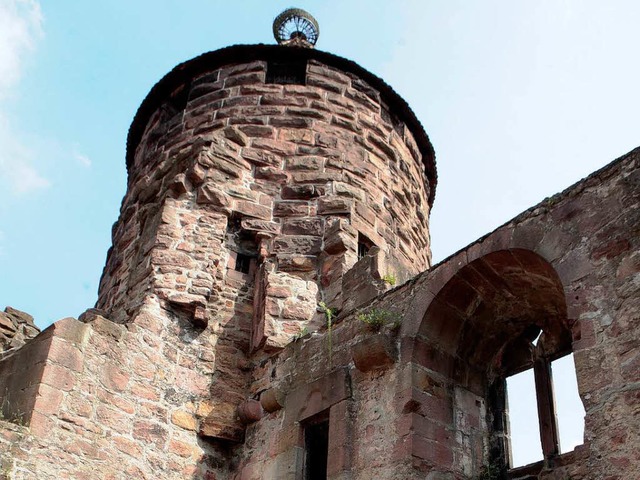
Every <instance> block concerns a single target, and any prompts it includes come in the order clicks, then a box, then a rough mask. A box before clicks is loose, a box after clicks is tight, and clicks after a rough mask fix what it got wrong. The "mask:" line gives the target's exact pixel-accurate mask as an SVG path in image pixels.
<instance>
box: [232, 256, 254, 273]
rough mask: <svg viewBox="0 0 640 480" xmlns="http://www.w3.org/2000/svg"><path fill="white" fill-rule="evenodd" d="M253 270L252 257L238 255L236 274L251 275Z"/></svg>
mask: <svg viewBox="0 0 640 480" xmlns="http://www.w3.org/2000/svg"><path fill="white" fill-rule="evenodd" d="M250 268H251V257H250V256H249V255H245V254H243V253H238V254H237V255H236V272H242V273H249V270H250Z"/></svg>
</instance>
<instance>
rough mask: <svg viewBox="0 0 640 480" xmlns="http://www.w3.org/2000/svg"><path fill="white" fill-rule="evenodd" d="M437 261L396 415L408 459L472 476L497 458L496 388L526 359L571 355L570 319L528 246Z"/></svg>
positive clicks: (560, 291)
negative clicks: (408, 384)
mask: <svg viewBox="0 0 640 480" xmlns="http://www.w3.org/2000/svg"><path fill="white" fill-rule="evenodd" d="M463 253H464V252H463ZM467 258H468V257H467V256H466V255H465V256H464V260H467ZM449 265H453V266H454V267H453V268H451V267H449ZM443 266H446V267H448V268H446V269H445V270H449V271H443V272H442V273H439V275H437V276H440V279H441V280H442V279H443V278H446V280H445V281H443V282H442V283H440V282H438V284H439V285H441V287H440V288H438V289H437V291H433V290H434V289H433V283H431V285H432V290H431V293H432V294H433V295H432V298H431V300H430V301H429V302H428V305H427V306H426V311H425V313H424V316H423V318H422V321H421V322H420V323H419V325H418V326H417V329H416V330H415V336H414V338H413V349H412V352H411V368H412V389H411V398H410V399H409V401H408V402H407V403H406V404H405V409H404V411H405V413H406V414H407V415H410V416H411V418H410V419H407V423H410V424H411V425H412V429H411V434H412V436H413V438H412V441H411V445H412V456H413V458H414V462H417V463H418V464H421V465H423V467H424V468H426V469H430V470H433V469H437V470H439V469H442V470H443V471H456V470H458V471H457V473H458V474H463V475H468V476H471V475H477V474H478V473H479V472H480V468H481V467H482V465H483V464H485V465H486V464H487V462H489V461H491V462H493V461H495V459H497V461H501V462H503V464H504V461H503V460H504V456H505V450H504V442H503V441H502V438H501V436H502V434H503V433H504V418H501V413H500V414H497V413H496V412H495V411H494V410H493V409H494V407H495V405H496V402H497V403H498V404H499V403H500V398H498V397H499V396H500V392H498V394H496V391H495V385H498V384H501V385H503V384H504V381H503V380H504V376H505V375H506V374H511V373H515V372H517V371H520V370H522V369H524V368H528V367H530V366H531V365H532V364H533V361H534V359H537V358H548V359H553V358H557V357H558V356H560V355H562V354H564V353H568V352H569V351H571V344H572V337H571V324H570V323H571V321H570V320H569V319H568V316H567V303H566V301H565V292H564V287H563V283H562V281H561V279H560V277H559V275H558V274H557V273H556V270H555V269H554V267H553V266H552V264H551V263H550V262H548V261H547V260H545V259H544V258H543V257H541V256H540V255H538V254H537V253H535V252H533V251H531V250H527V249H518V248H515V249H514V248H512V249H501V250H496V251H492V252H489V253H486V254H484V255H479V256H476V257H475V258H474V259H473V260H472V261H467V262H465V261H459V262H455V257H454V258H453V259H451V260H449V261H448V262H447V264H445V265H443ZM435 273H437V272H435ZM434 279H435V278H434ZM540 332H542V333H541V335H540V339H539V341H538V342H537V343H536V345H534V344H533V343H532V341H533V340H534V339H536V337H537V336H538V334H539V333H540ZM500 379H502V381H499V380H500ZM496 395H497V397H496ZM502 396H503V398H504V395H503V392H502ZM503 410H504V409H502V410H501V411H500V412H503ZM437 432H439V433H437ZM446 432H452V433H451V434H447V433H446ZM453 432H457V433H456V434H454V433H453ZM496 432H497V434H496ZM432 452H438V453H437V455H434V454H433V453H432ZM459 470H461V471H459Z"/></svg>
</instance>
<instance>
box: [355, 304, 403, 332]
mask: <svg viewBox="0 0 640 480" xmlns="http://www.w3.org/2000/svg"><path fill="white" fill-rule="evenodd" d="M358 320H360V321H361V322H362V323H364V324H365V325H366V326H367V328H369V329H370V330H372V331H374V332H379V331H380V330H381V329H382V327H384V326H385V325H389V326H390V327H391V329H392V330H396V329H398V328H400V325H401V323H402V317H401V316H400V315H399V314H398V313H396V312H392V311H389V310H385V309H383V308H372V309H370V310H369V311H367V312H362V313H359V314H358Z"/></svg>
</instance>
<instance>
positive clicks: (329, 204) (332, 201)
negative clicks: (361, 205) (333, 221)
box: [318, 196, 353, 215]
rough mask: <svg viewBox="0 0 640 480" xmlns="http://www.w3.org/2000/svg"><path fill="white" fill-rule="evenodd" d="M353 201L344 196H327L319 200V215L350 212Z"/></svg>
mask: <svg viewBox="0 0 640 480" xmlns="http://www.w3.org/2000/svg"><path fill="white" fill-rule="evenodd" d="M352 207H353V201H352V200H350V199H347V198H343V197H332V196H325V197H321V198H320V199H319V200H318V215H339V214H350V213H351V209H352Z"/></svg>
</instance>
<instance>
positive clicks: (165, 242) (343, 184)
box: [98, 47, 435, 349]
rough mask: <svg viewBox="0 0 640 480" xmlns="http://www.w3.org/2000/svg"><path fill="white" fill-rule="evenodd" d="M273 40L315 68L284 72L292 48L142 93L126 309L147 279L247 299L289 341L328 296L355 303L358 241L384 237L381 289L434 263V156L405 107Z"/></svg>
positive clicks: (265, 328) (109, 283)
mask: <svg viewBox="0 0 640 480" xmlns="http://www.w3.org/2000/svg"><path fill="white" fill-rule="evenodd" d="M267 51H268V52H269V51H279V52H283V51H284V52H285V53H286V52H292V54H291V55H285V57H284V61H288V62H290V63H289V64H285V67H284V68H285V70H286V69H287V68H288V69H289V70H291V71H295V69H296V68H299V66H300V65H302V66H303V68H304V69H305V70H304V76H303V77H304V78H303V80H304V82H305V83H306V84H305V85H292V84H282V83H270V82H273V81H274V79H273V74H272V72H271V70H270V69H274V68H276V67H278V65H280V66H281V65H282V62H283V58H282V57H278V58H277V59H269V58H267V59H264V60H255V61H251V62H247V63H237V61H236V64H233V65H224V64H223V65H215V66H211V65H202V66H200V67H199V71H198V72H197V73H196V72H189V73H190V75H185V76H184V77H186V78H180V79H178V80H174V81H173V85H171V91H170V93H167V94H166V95H165V97H164V98H161V99H160V98H153V97H154V95H153V94H154V92H153V91H152V94H151V95H150V98H152V99H153V103H154V104H155V105H156V107H155V110H154V111H153V112H151V108H148V105H145V104H143V107H146V108H147V110H149V114H148V115H147V116H144V115H143V116H142V117H143V119H144V121H141V120H140V118H139V117H140V116H141V115H140V113H139V115H138V118H137V119H136V121H137V124H136V122H134V127H132V132H134V133H135V131H136V130H135V129H136V128H138V129H139V130H140V132H141V134H140V135H139V138H138V141H137V142H136V143H135V144H134V145H132V144H131V143H130V144H129V150H130V152H129V154H130V158H129V185H128V191H127V194H126V196H125V199H124V201H123V206H122V210H121V216H120V219H119V221H118V222H117V223H116V225H115V226H114V231H113V249H112V250H111V251H110V253H109V257H108V261H107V265H106V267H105V270H104V274H103V278H102V282H101V286H100V295H99V300H98V307H99V308H101V309H104V310H106V311H108V312H109V315H110V317H111V318H113V319H114V320H116V321H121V322H126V321H127V320H128V318H130V316H131V315H132V313H134V312H135V311H136V310H137V309H138V308H139V306H140V305H141V304H142V302H143V301H144V298H145V297H147V296H149V295H157V296H158V297H159V298H160V299H161V300H163V301H166V302H169V303H170V304H174V305H178V306H180V308H181V309H183V310H186V311H189V312H191V315H192V316H193V317H197V318H196V319H195V321H196V323H202V324H207V323H208V322H209V321H210V320H212V319H214V317H216V318H217V319H218V320H219V319H220V315H224V314H225V313H224V312H226V313H228V314H229V315H233V316H235V317H236V318H237V317H238V315H236V313H237V310H238V308H240V310H241V311H242V312H243V313H246V316H247V318H246V319H244V320H243V321H242V322H241V323H242V324H241V325H238V327H239V330H241V331H246V332H249V330H251V325H250V323H251V322H252V321H253V322H254V327H255V328H253V330H254V334H255V335H254V337H255V338H253V339H252V340H248V341H249V343H251V344H252V347H253V349H256V348H259V347H260V346H262V345H267V346H268V347H280V346H282V345H284V344H286V343H287V342H288V340H290V338H291V336H293V335H295V334H297V333H299V332H300V331H301V330H302V329H303V328H314V326H315V324H316V323H318V322H319V321H320V320H319V317H320V315H318V314H316V305H317V303H318V302H319V301H324V302H325V303H326V304H327V305H329V306H331V307H332V308H336V309H338V310H340V309H341V308H342V307H343V304H344V301H345V298H344V296H343V295H342V291H343V287H344V285H343V277H344V275H345V273H346V272H347V271H349V270H350V269H351V268H352V267H353V266H354V265H355V264H356V262H357V261H358V249H359V248H360V254H362V253H363V250H365V249H367V248H372V247H374V246H375V247H378V249H379V253H378V254H377V255H376V261H377V268H376V269H374V270H375V272H374V273H373V274H372V278H371V283H372V284H376V288H373V290H372V291H373V292H375V293H380V291H383V290H384V289H385V286H384V283H385V282H384V281H383V280H382V277H385V275H386V277H385V278H386V279H387V282H388V283H394V280H395V281H400V282H402V281H404V280H406V279H408V278H410V277H412V276H413V275H415V274H416V273H418V272H420V271H422V270H425V269H426V268H428V267H429V265H430V258H431V253H430V248H429V226H428V216H429V210H430V204H431V201H432V198H433V191H432V189H433V187H434V185H435V172H431V177H432V178H428V176H427V174H426V173H425V170H427V169H426V168H425V163H429V162H430V163H429V164H430V165H432V162H433V158H432V153H431V152H430V151H428V149H427V148H425V147H424V145H423V146H422V147H419V146H418V141H417V140H416V137H415V134H414V133H413V132H412V130H411V128H409V127H408V125H407V122H406V121H404V120H403V119H402V115H404V113H403V112H400V111H394V109H393V108H392V106H390V103H391V102H388V100H387V99H386V98H385V94H384V92H383V93H381V91H379V90H377V89H376V88H374V86H372V85H370V84H369V83H367V82H366V81H365V80H363V79H362V78H360V77H359V76H357V75H356V74H354V73H352V72H350V71H348V70H347V71H345V70H341V69H340V68H337V67H335V66H332V65H330V64H327V63H322V62H320V61H319V60H317V59H313V58H306V57H305V55H307V54H306V53H305V52H307V51H306V50H303V51H302V52H303V53H300V50H299V49H292V48H284V47H275V49H270V50H267ZM281 55H282V54H281ZM301 55H302V56H301ZM290 56H291V58H289V57H290ZM328 58H333V56H329V57H328ZM274 65H276V66H275V67H274ZM179 68H180V67H178V69H179ZM280 68H282V67H280ZM171 75H172V74H170V75H169V77H171ZM369 75H370V74H369ZM174 76H175V75H174ZM285 76H286V75H285ZM371 77H372V76H371ZM373 78H375V77H373ZM281 80H282V78H280V79H278V78H276V79H275V81H276V82H278V81H281ZM286 81H291V78H288V79H286ZM378 81H379V80H378ZM379 82H381V81H379ZM159 85H162V82H161V84H159ZM165 89H167V88H166V87H165ZM385 89H388V87H386V86H385ZM167 90H168V89H167ZM388 90H390V89H388ZM386 95H387V97H389V94H388V93H387V94H386ZM156 97H159V95H156ZM395 97H397V96H395V94H393V95H391V97H390V98H391V99H392V100H395V101H398V100H397V98H395ZM147 103H149V102H147ZM141 110H142V109H141ZM412 118H414V117H412ZM141 124H143V125H144V126H141ZM412 128H413V129H414V130H415V127H412ZM419 130H420V132H419V133H420V134H421V135H423V136H424V133H423V132H422V130H421V129H419ZM131 136H132V135H131V134H130V139H131ZM427 143H428V142H427ZM429 148H430V146H429ZM426 150H427V151H428V152H427V154H425V151H426ZM425 156H430V158H425ZM359 244H360V246H359ZM377 251H378V250H377V249H373V250H370V252H377ZM238 255H240V256H241V257H243V258H241V259H240V260H241V261H243V262H245V261H246V257H249V262H250V267H249V271H248V272H246V269H245V273H243V272H239V271H236V270H237V268H236V263H237V262H236V260H238ZM352 283H353V282H352ZM254 288H255V289H257V291H255V292H254V291H252V289H254ZM254 297H256V298H257V300H256V302H255V307H256V310H258V311H257V312H253V311H252V310H253V306H254V302H253V298H254ZM349 306H353V305H349ZM241 316H242V315H241ZM249 317H256V318H254V319H253V320H251V319H250V318H249Z"/></svg>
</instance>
